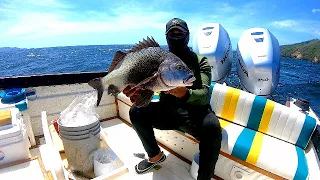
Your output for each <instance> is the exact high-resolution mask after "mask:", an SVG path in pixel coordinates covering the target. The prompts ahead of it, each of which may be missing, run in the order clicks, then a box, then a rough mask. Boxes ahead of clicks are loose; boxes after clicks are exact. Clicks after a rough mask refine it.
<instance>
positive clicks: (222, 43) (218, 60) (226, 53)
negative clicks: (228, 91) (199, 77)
mask: <svg viewBox="0 0 320 180" xmlns="http://www.w3.org/2000/svg"><path fill="white" fill-rule="evenodd" d="M192 48H193V51H194V52H195V53H197V54H198V55H201V56H205V57H207V58H208V61H209V64H210V66H211V74H212V81H215V82H223V81H224V80H225V78H226V77H227V76H228V75H229V73H230V71H231V60H232V58H233V54H232V46H231V41H230V38H229V34H228V33H227V31H226V30H225V29H224V28H223V27H222V26H221V25H220V24H219V23H208V24H204V25H202V26H200V28H199V29H198V30H197V32H196V34H195V36H194V38H193V46H192Z"/></svg>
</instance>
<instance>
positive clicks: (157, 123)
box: [129, 102, 177, 158]
mask: <svg viewBox="0 0 320 180" xmlns="http://www.w3.org/2000/svg"><path fill="white" fill-rule="evenodd" d="M129 115H130V120H131V123H132V125H133V128H134V129H135V131H136V132H137V134H138V136H139V138H140V140H141V142H142V144H143V147H144V149H145V151H146V152H147V153H148V156H149V158H153V157H155V156H157V155H159V153H160V148H159V146H158V144H157V141H156V138H155V136H154V131H153V128H157V129H161V130H170V129H177V125H176V123H175V120H174V119H173V118H174V117H172V112H171V110H170V109H169V108H168V106H167V105H165V104H163V103H160V102H157V103H150V104H149V105H148V106H147V107H141V108H137V107H136V106H132V107H131V109H130V112H129Z"/></svg>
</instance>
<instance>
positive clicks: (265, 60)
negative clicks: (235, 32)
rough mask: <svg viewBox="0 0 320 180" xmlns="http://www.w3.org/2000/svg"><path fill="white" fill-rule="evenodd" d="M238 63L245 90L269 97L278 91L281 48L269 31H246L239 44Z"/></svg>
mask: <svg viewBox="0 0 320 180" xmlns="http://www.w3.org/2000/svg"><path fill="white" fill-rule="evenodd" d="M236 62H237V72H238V76H239V79H240V83H241V85H242V86H243V87H244V89H245V90H247V91H249V92H251V93H253V94H256V95H261V96H267V95H270V94H271V93H272V92H273V91H274V90H275V89H276V87H277V85H278V82H279V77H280V47H279V42H278V40H277V39H276V37H275V36H274V35H273V34H272V33H271V32H270V31H269V30H268V29H263V28H251V29H248V30H245V31H244V33H243V34H242V36H241V37H240V39H239V42H238V47H237V59H236Z"/></svg>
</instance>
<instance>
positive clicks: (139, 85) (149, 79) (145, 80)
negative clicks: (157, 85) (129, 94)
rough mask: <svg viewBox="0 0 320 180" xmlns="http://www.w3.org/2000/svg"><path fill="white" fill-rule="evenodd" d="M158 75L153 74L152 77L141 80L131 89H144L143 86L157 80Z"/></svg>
mask: <svg viewBox="0 0 320 180" xmlns="http://www.w3.org/2000/svg"><path fill="white" fill-rule="evenodd" d="M158 75H159V73H158V72H156V73H155V74H153V76H151V77H148V78H146V79H144V80H142V81H141V82H140V83H138V84H137V85H136V86H134V87H133V88H136V87H140V88H142V89H145V87H144V85H145V84H147V83H149V82H150V81H154V80H156V79H157V78H158ZM133 88H132V89H133Z"/></svg>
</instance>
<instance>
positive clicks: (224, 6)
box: [219, 3, 236, 12]
mask: <svg viewBox="0 0 320 180" xmlns="http://www.w3.org/2000/svg"><path fill="white" fill-rule="evenodd" d="M219 9H220V10H222V11H224V12H234V11H235V10H236V8H234V7H232V6H231V5H230V4H229V3H223V4H222V7H221V8H219Z"/></svg>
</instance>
